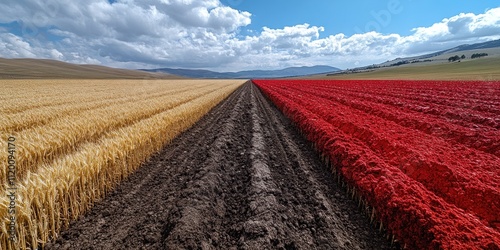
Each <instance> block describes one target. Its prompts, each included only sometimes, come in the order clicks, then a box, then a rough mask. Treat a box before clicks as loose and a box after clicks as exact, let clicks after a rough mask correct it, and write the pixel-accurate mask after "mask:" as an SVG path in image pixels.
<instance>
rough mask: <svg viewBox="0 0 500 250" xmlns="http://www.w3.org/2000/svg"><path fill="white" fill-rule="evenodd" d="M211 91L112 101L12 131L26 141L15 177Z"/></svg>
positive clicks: (1, 157) (1, 175)
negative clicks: (100, 106) (85, 143)
mask: <svg viewBox="0 0 500 250" xmlns="http://www.w3.org/2000/svg"><path fill="white" fill-rule="evenodd" d="M211 91H215V89H214V87H213V86H211V85H205V86H203V87H201V88H198V89H196V91H193V90H185V91H184V92H180V93H175V92H174V93H171V94H168V95H164V96H160V97H156V98H149V97H148V98H143V100H137V101H133V102H127V103H113V104H112V105H108V106H105V107H102V108H96V109H91V110H86V111H84V112H80V113H78V112H76V113H74V114H71V115H68V116H63V117H60V118H59V119H57V120H54V121H52V122H50V123H48V124H46V125H43V126H35V127H33V128H29V129H26V130H23V131H22V132H20V133H13V134H18V135H17V136H16V137H17V139H18V140H19V141H23V142H26V143H25V144H24V145H23V147H21V148H19V150H18V152H17V155H18V158H17V179H22V178H23V176H24V175H25V173H26V172H27V171H35V170H36V168H37V167H38V166H39V165H40V164H41V163H50V162H51V161H53V160H55V159H57V158H58V157H59V156H61V155H65V154H68V153H70V152H72V151H73V150H76V149H77V148H78V147H79V145H80V144H81V143H82V142H86V141H92V140H96V139H97V138H99V137H100V136H101V135H102V134H103V133H105V132H106V131H112V130H114V129H116V128H119V127H123V126H127V125H129V124H131V123H134V122H136V121H138V120H141V119H144V118H147V117H149V116H152V115H155V114H157V113H160V112H162V111H164V110H168V109H170V108H172V107H175V106H178V105H179V104H181V103H184V102H187V101H190V100H192V99H194V98H196V97H199V96H202V95H205V94H207V93H209V92H211ZM75 131H78V133H75ZM6 157H7V155H5V154H0V162H7V158H6ZM6 170H7V168H2V171H0V183H3V182H5V180H6V176H7V174H6ZM0 190H3V189H1V188H0Z"/></svg>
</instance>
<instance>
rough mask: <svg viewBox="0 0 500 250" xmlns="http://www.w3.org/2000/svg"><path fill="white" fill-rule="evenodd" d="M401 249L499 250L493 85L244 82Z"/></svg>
mask: <svg viewBox="0 0 500 250" xmlns="http://www.w3.org/2000/svg"><path fill="white" fill-rule="evenodd" d="M254 83H255V84H256V85H257V86H258V87H259V88H260V89H261V90H262V91H263V93H264V94H265V95H266V96H268V97H269V98H270V99H271V100H272V101H273V102H274V103H275V104H276V106H277V107H278V108H279V109H280V110H281V111H282V112H283V113H284V114H285V115H287V116H288V117H289V118H290V119H291V120H292V121H293V122H295V123H296V124H297V126H298V127H299V128H300V129H301V130H302V131H303V132H304V134H305V135H306V136H307V139H308V140H310V141H312V142H314V143H315V144H316V145H317V148H318V150H320V151H321V152H322V153H323V154H324V155H327V156H328V157H329V159H330V161H331V162H332V168H333V171H335V172H336V173H340V175H342V176H343V177H344V179H345V180H346V182H347V183H348V184H349V185H350V186H352V187H354V188H355V189H356V190H357V192H358V193H359V194H360V195H361V196H362V197H363V198H364V199H365V200H367V202H368V203H369V204H370V205H371V206H372V207H373V208H374V209H375V211H377V217H378V218H379V219H380V220H381V221H382V223H383V225H385V226H386V227H387V229H388V230H389V231H390V232H391V233H392V234H394V235H395V237H396V238H397V239H398V240H399V241H401V242H403V243H404V244H405V245H406V246H407V247H409V248H411V249H429V248H441V249H500V131H499V128H500V98H499V97H500V82H451V81H449V82H446V81H445V82H437V81H327V80H323V81H313V80H310V81H307V80H254Z"/></svg>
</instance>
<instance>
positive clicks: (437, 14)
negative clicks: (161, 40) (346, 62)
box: [222, 0, 500, 36]
mask: <svg viewBox="0 0 500 250" xmlns="http://www.w3.org/2000/svg"><path fill="white" fill-rule="evenodd" d="M222 3H223V4H226V5H228V6H232V7H234V8H238V9H240V10H244V11H248V12H250V13H252V24H250V25H249V26H248V27H246V28H247V29H250V30H255V31H259V30H260V29H261V28H262V27H264V26H267V27H269V28H282V27H284V26H293V25H296V24H302V23H309V24H311V25H316V26H323V27H324V28H325V31H324V32H322V34H321V35H322V36H328V35H334V34H337V33H344V34H346V35H348V36H350V35H353V34H354V33H359V31H362V32H366V31H373V30H375V31H379V32H382V33H397V34H400V35H409V34H411V29H413V28H416V27H422V26H430V25H432V24H434V23H436V22H439V21H441V20H442V19H443V18H446V17H451V16H454V15H457V14H459V13H468V12H472V13H475V14H480V13H484V12H485V10H487V9H489V8H492V7H496V6H500V3H499V2H498V1H495V0H482V1H471V0H439V1H431V0H395V1H391V0H382V1H380V0H356V1H338V0H337V1H335V0H333V1H323V0H322V1H318V0H312V1H301V0H292V1H290V0H274V1H266V0H224V1H222ZM387 13H390V19H387V18H386V17H387V15H385V14H387ZM379 20H382V21H383V22H379ZM370 22H375V23H379V25H380V26H374V25H369V23H370ZM377 28H379V29H377Z"/></svg>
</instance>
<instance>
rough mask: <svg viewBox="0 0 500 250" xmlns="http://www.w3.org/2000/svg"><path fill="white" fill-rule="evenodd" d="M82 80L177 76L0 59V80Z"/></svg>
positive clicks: (27, 60) (48, 61)
mask: <svg viewBox="0 0 500 250" xmlns="http://www.w3.org/2000/svg"><path fill="white" fill-rule="evenodd" d="M38 78H83V79H122V78H123V79H150V78H151V79H171V78H181V77H179V76H175V75H171V74H165V73H152V72H144V71H140V70H129V69H116V68H110V67H104V66H98V65H79V64H71V63H65V62H60V61H56V60H48V59H5V58H0V79H38Z"/></svg>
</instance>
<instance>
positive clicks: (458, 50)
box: [363, 40, 500, 68]
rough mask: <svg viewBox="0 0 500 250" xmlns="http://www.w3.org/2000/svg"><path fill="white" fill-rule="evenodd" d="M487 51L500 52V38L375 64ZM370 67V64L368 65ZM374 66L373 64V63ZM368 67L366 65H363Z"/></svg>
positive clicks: (444, 57) (443, 57) (388, 64)
mask: <svg viewBox="0 0 500 250" xmlns="http://www.w3.org/2000/svg"><path fill="white" fill-rule="evenodd" d="M471 51H473V52H487V53H488V54H490V55H496V54H500V40H493V41H488V42H483V43H475V44H464V45H460V46H457V47H454V48H451V49H446V50H441V51H437V52H434V53H429V54H425V55H420V56H414V57H406V58H396V59H394V60H391V61H387V62H385V63H381V64H377V65H375V66H394V65H397V64H402V63H403V62H422V61H427V62H428V61H439V60H444V59H448V56H452V55H455V54H470V53H467V52H471ZM368 67H370V66H368ZM372 67H373V65H372ZM363 68H366V67H363Z"/></svg>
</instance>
